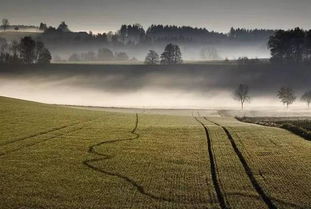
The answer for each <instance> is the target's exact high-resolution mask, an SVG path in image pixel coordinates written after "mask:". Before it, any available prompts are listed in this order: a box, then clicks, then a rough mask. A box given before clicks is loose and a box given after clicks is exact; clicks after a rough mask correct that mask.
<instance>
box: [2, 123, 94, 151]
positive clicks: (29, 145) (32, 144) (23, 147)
mask: <svg viewBox="0 0 311 209" xmlns="http://www.w3.org/2000/svg"><path fill="white" fill-rule="evenodd" d="M95 120H97V119H95ZM91 121H94V120H89V121H86V122H83V123H79V122H78V123H73V124H71V125H68V126H63V127H59V128H54V129H51V130H50V131H46V132H40V133H41V134H34V135H32V136H29V137H24V138H20V140H15V141H14V142H12V141H11V142H10V143H5V144H1V146H4V145H8V144H13V143H15V142H19V141H23V140H26V139H30V138H34V137H37V136H42V135H46V134H49V133H52V132H55V131H60V130H64V129H66V128H70V127H74V126H76V125H83V124H85V123H89V122H91ZM83 128H84V126H82V127H79V128H76V129H74V130H71V131H70V132H66V133H60V134H57V135H55V136H51V137H48V138H45V139H43V140H40V141H38V142H34V143H30V144H27V145H24V146H21V147H19V148H16V149H12V150H10V151H7V152H2V153H0V157H1V156H4V155H7V154H10V153H12V152H17V151H20V150H22V149H25V148H27V147H32V146H35V145H38V144H41V143H43V142H46V141H48V140H51V139H54V138H57V137H61V136H64V135H65V134H68V133H74V132H76V131H79V130H81V129H83Z"/></svg>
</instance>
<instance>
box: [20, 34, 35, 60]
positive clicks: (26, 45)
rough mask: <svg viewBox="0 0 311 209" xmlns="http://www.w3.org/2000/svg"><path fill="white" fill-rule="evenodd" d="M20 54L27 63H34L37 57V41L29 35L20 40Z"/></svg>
mask: <svg viewBox="0 0 311 209" xmlns="http://www.w3.org/2000/svg"><path fill="white" fill-rule="evenodd" d="M20 56H21V59H22V61H23V63H25V64H33V63H34V62H35V59H36V42H35V41H34V40H33V39H32V38H31V37H29V36H26V37H24V38H22V40H21V42H20Z"/></svg>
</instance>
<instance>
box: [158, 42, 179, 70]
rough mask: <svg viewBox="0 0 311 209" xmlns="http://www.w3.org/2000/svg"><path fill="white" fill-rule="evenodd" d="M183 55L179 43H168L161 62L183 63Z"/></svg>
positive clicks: (168, 63) (167, 63)
mask: <svg viewBox="0 0 311 209" xmlns="http://www.w3.org/2000/svg"><path fill="white" fill-rule="evenodd" d="M181 63H182V57H181V51H180V48H179V46H178V45H174V44H168V45H167V46H166V47H165V49H164V52H163V53H162V54H161V64H166V65H170V64H181Z"/></svg>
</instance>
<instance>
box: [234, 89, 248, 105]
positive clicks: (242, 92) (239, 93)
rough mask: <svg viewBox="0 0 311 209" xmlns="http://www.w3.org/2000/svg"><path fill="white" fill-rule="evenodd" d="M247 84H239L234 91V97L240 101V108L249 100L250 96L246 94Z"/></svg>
mask: <svg viewBox="0 0 311 209" xmlns="http://www.w3.org/2000/svg"><path fill="white" fill-rule="evenodd" d="M248 92H249V90H248V86H247V85H245V84H240V85H239V86H238V88H237V89H236V90H235V91H234V98H235V99H236V100H238V101H240V103H241V108H242V110H243V109H244V103H245V102H249V101H250V96H249V95H248Z"/></svg>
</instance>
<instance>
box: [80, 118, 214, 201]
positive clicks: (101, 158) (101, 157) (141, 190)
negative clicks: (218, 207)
mask: <svg viewBox="0 0 311 209" xmlns="http://www.w3.org/2000/svg"><path fill="white" fill-rule="evenodd" d="M138 123H139V119H138V114H136V121H135V126H134V128H133V129H132V130H131V132H130V133H131V134H133V135H134V136H133V137H129V138H123V139H122V138H121V139H113V140H109V141H103V142H100V143H97V144H94V145H91V146H90V147H89V149H88V153H90V154H93V155H96V156H98V158H94V159H91V160H85V161H83V164H84V165H85V166H87V167H88V168H90V169H92V170H94V171H96V172H99V173H102V174H104V175H108V176H112V177H117V178H119V179H121V180H123V181H125V182H127V183H129V184H131V185H132V186H133V187H134V188H136V189H137V191H138V192H139V193H140V194H142V195H145V196H147V197H149V198H152V199H154V200H158V201H165V202H172V203H183V204H193V202H191V201H179V200H175V199H172V198H167V197H161V196H158V195H155V194H152V193H150V192H148V191H146V190H145V188H144V187H143V186H142V185H140V184H139V183H138V182H136V181H135V180H133V179H131V178H130V177H128V176H125V175H122V174H119V173H114V172H111V171H109V170H104V169H102V168H99V167H96V166H95V165H92V163H96V162H102V161H105V160H109V159H112V158H114V156H112V155H107V154H104V153H100V152H98V151H96V148H97V147H99V146H101V145H105V144H113V143H118V142H124V141H133V140H136V139H138V138H139V137H140V135H139V134H138V133H136V131H137V128H138ZM197 203H202V204H203V203H210V202H207V201H197V202H196V204H197Z"/></svg>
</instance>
